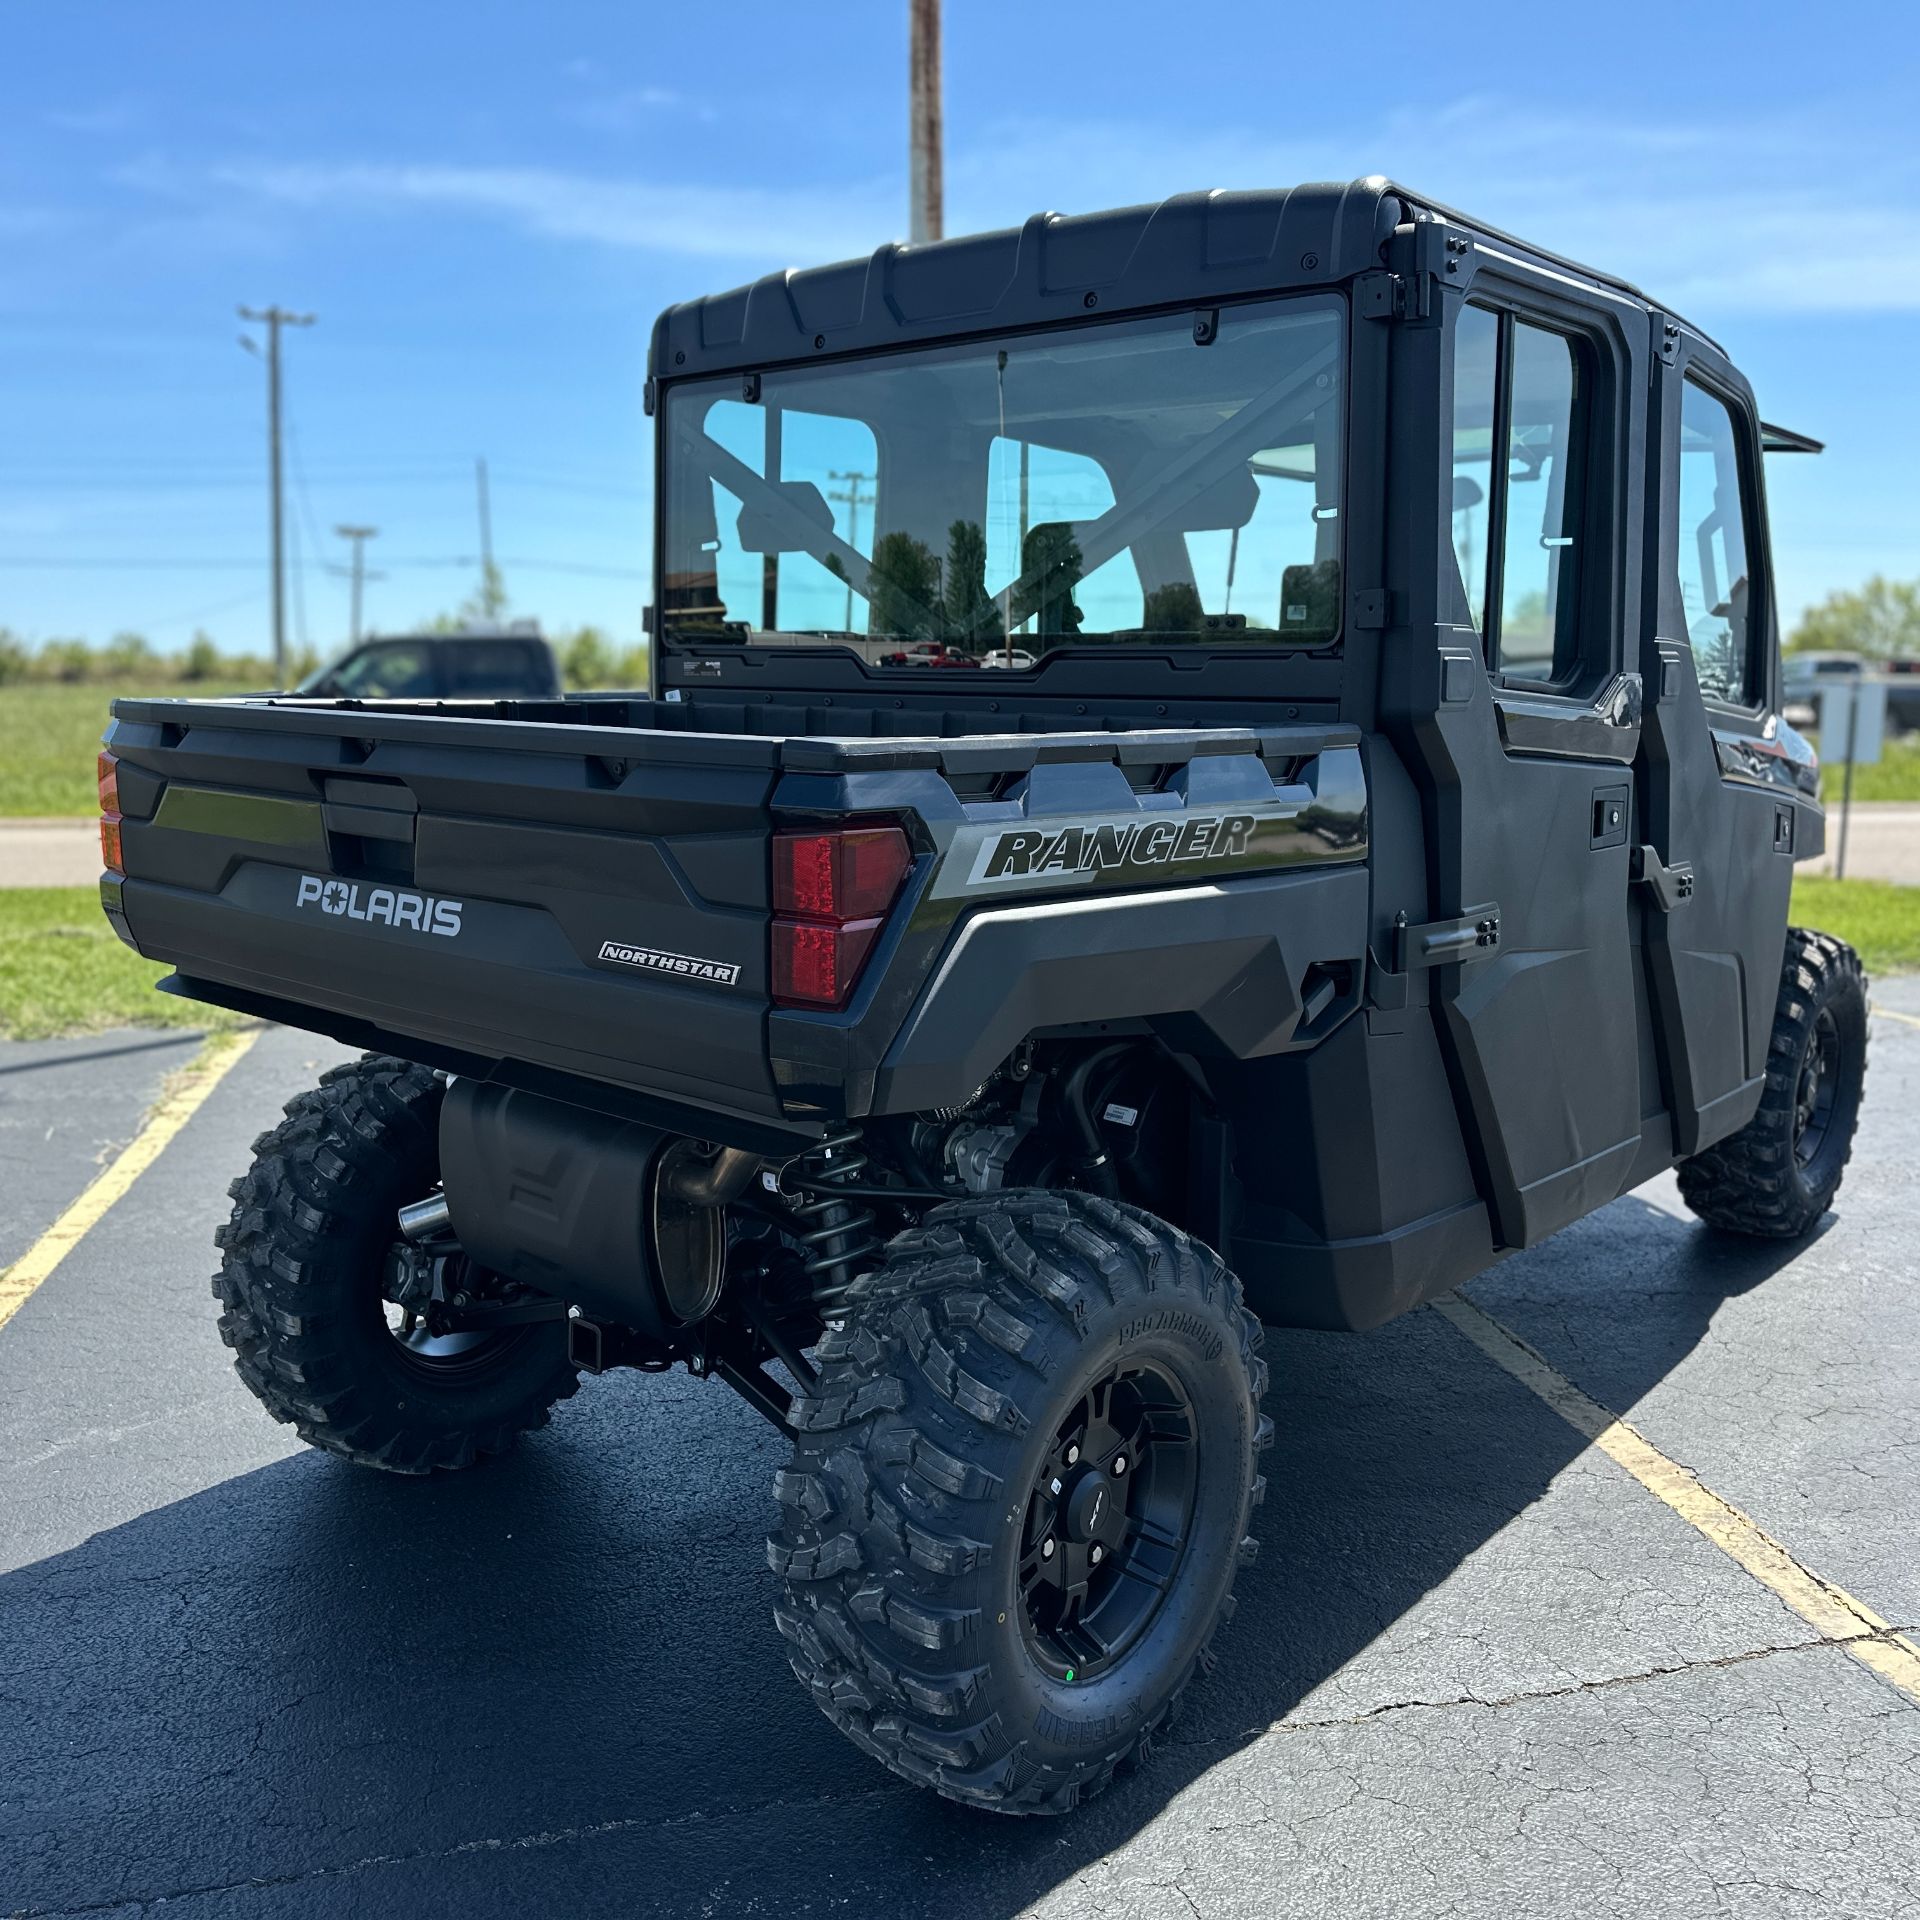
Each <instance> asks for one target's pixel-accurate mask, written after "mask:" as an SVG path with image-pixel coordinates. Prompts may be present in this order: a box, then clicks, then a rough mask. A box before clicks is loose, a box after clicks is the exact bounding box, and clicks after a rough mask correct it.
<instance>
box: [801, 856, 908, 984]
mask: <svg viewBox="0 0 1920 1920" xmlns="http://www.w3.org/2000/svg"><path fill="white" fill-rule="evenodd" d="M912 866H913V852H912V849H911V848H910V847H909V846H908V845H907V836H906V835H905V834H904V833H903V832H901V830H900V829H899V828H898V827H842V828H838V829H836V830H834V831H831V832H824V833H777V834H775V835H774V837H773V909H774V922H773V997H774V999H775V1001H776V1002H778V1003H779V1004H780V1005H781V1006H790V1007H843V1006H845V1005H846V1003H847V1001H848V999H849V997H850V996H851V995H852V993H853V989H854V985H855V983H856V982H857V981H858V979H859V977H860V969H861V968H862V967H863V966H864V965H865V964H866V959H867V955H868V954H869V953H870V952H871V951H872V949H873V943H874V941H875V940H876V939H877V938H878V937H879V933H880V928H881V926H882V925H883V924H884V922H885V920H886V916H887V910H888V909H889V908H890V907H891V906H892V905H893V903H894V901H895V899H896V898H897V897H898V896H899V892H900V886H901V882H902V881H904V880H905V879H906V877H907V874H908V871H909V870H910V869H911V868H912Z"/></svg>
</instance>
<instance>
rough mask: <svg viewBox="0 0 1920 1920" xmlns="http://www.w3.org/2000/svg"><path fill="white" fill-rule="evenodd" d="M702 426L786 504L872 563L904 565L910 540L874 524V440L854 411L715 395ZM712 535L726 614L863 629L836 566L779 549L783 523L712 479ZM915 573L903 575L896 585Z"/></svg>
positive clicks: (910, 558) (859, 599)
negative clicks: (806, 409)
mask: <svg viewBox="0 0 1920 1920" xmlns="http://www.w3.org/2000/svg"><path fill="white" fill-rule="evenodd" d="M706 431H707V433H708V435H709V436H710V437H711V438H712V439H713V440H714V441H715V442H716V443H717V444H718V445H719V446H721V447H723V448H724V449H725V450H726V451H727V452H728V453H731V454H732V455H734V456H735V458H736V459H738V460H739V461H740V463H741V464H742V465H743V466H745V467H746V468H747V469H748V470H749V471H750V472H752V473H753V474H755V475H757V476H759V477H760V478H762V479H766V478H770V477H771V478H774V479H777V480H778V481H779V482H780V490H781V493H782V494H783V496H784V497H785V498H786V500H787V502H788V503H789V505H790V506H791V507H793V508H794V509H796V510H797V511H798V512H800V513H803V514H805V515H807V516H808V517H809V518H812V519H814V520H816V521H817V522H818V523H819V524H820V525H822V526H831V527H832V529H833V531H834V532H835V533H836V534H838V535H839V536H840V538H841V539H842V540H844V541H845V542H846V543H847V545H848V546H850V547H852V548H853V549H854V550H855V551H856V552H858V553H859V554H860V555H861V556H862V557H863V558H864V559H867V560H870V561H871V562H872V563H873V564H874V565H875V566H876V567H879V568H882V569H886V568H888V567H892V568H894V569H896V570H899V571H901V572H902V573H903V575H906V574H911V573H912V571H913V564H914V562H915V561H916V560H917V559H918V557H919V551H918V549H917V547H916V548H915V551H913V552H911V553H909V552H905V551H903V548H902V542H903V540H904V539H905V536H896V537H895V538H894V539H893V540H892V541H891V543H889V539H888V536H887V535H886V534H885V533H884V532H881V533H879V534H878V536H877V537H876V531H875V527H874V518H875V495H876V491H877V487H878V482H879V467H880V461H879V449H878V446H877V444H876V442H875V440H874V434H873V429H872V428H871V427H869V426H868V425H867V424H866V422H865V421H862V420H846V419H840V418H838V417H836V416H833V415H830V414H819V413H803V412H801V411H799V410H798V409H797V408H793V407H785V408H781V407H763V406H761V405H759V404H758V403H757V402H755V403H753V404H749V403H747V402H746V401H742V400H719V401H716V402H714V404H713V406H712V407H711V408H710V409H709V411H708V413H707V417H706ZM712 484H713V517H714V526H715V533H716V539H715V542H714V545H713V547H712V549H711V551H712V553H713V555H714V572H715V574H716V576H717V585H718V589H719V597H720V600H721V602H722V604H723V605H725V606H726V607H727V608H728V609H729V610H730V612H731V613H732V614H733V617H734V618H735V619H741V618H743V617H744V619H745V622H746V625H747V626H749V627H758V628H765V629H773V628H782V627H790V628H796V629H801V630H817V631H834V632H855V633H859V632H865V631H866V630H867V626H868V603H867V601H866V599H865V598H864V597H863V596H861V595H859V594H856V593H855V592H854V591H853V589H852V587H851V586H849V585H848V583H847V581H846V579H845V577H844V575H842V574H841V573H839V572H838V571H836V570H835V567H837V563H835V567H829V566H824V565H822V564H821V562H820V561H818V560H816V559H814V558H813V557H812V555H810V554H806V553H796V552H793V551H791V550H786V551H783V550H782V547H783V543H784V542H787V541H788V536H787V534H786V533H785V532H784V531H783V529H782V528H781V527H780V526H778V525H776V524H773V523H771V522H769V521H768V520H767V518H766V516H765V514H764V513H763V512H762V511H761V510H759V509H758V508H756V507H754V506H751V505H743V504H742V502H741V501H740V500H739V499H738V498H736V497H735V495H734V494H733V493H732V492H731V491H730V490H729V489H728V488H727V487H726V485H725V484H724V483H723V482H721V481H719V480H715V481H714V482H713V483H712ZM913 585H914V582H913V581H911V580H909V579H905V578H904V577H903V580H902V587H903V590H905V591H908V592H909V593H910V592H911V590H912V588H913Z"/></svg>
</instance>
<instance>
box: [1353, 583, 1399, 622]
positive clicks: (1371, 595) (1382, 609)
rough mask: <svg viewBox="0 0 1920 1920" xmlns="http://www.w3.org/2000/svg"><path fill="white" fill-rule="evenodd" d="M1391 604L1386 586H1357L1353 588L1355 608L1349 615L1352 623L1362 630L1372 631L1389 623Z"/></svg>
mask: <svg viewBox="0 0 1920 1920" xmlns="http://www.w3.org/2000/svg"><path fill="white" fill-rule="evenodd" d="M1390 611H1391V605H1390V603H1389V601H1388V599H1387V590H1386V588H1385V587H1355V588H1354V590H1353V608H1352V612H1351V614H1350V616H1349V618H1350V623H1351V624H1352V625H1353V626H1354V627H1356V628H1359V629H1361V630H1362V631H1371V630H1374V629H1377V628H1380V627H1384V626H1385V625H1386V624H1387V615H1388V613H1389V612H1390Z"/></svg>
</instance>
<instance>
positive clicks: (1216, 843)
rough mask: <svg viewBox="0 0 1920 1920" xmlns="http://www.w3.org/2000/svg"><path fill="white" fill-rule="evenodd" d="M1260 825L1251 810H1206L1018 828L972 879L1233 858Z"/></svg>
mask: <svg viewBox="0 0 1920 1920" xmlns="http://www.w3.org/2000/svg"><path fill="white" fill-rule="evenodd" d="M1258 825H1259V821H1258V820H1257V819H1256V817H1255V816H1254V815H1253V814H1250V813H1226V814H1220V813H1203V814H1195V815H1193V816H1192V817H1191V818H1187V819H1179V820H1155V819H1147V820H1128V821H1103V822H1100V823H1098V824H1092V823H1089V824H1084V825H1078V826H1071V827H1019V828H1016V829H1014V830H1013V831H1012V832H1010V833H1003V834H1001V835H1000V837H999V838H998V839H997V840H990V841H988V842H987V844H986V845H985V846H983V847H982V848H981V849H980V854H979V858H978V859H977V860H976V861H975V862H974V869H973V874H972V879H973V881H974V883H975V884H976V885H991V884H992V883H993V882H994V881H996V880H1037V879H1040V878H1043V877H1044V876H1045V875H1047V874H1050V873H1057V874H1059V875H1061V876H1062V877H1063V878H1065V879H1084V878H1091V877H1092V876H1094V875H1095V874H1102V873H1132V872H1138V871H1140V870H1141V869H1143V868H1151V867H1167V866H1176V865H1179V864H1181V863H1183V862H1185V861H1189V860H1232V859H1237V858H1238V857H1239V856H1240V855H1241V854H1243V853H1245V852H1246V851H1247V848H1248V846H1249V845H1250V844H1251V843H1252V840H1253V834H1254V829H1255V828H1256V827H1257V826H1258Z"/></svg>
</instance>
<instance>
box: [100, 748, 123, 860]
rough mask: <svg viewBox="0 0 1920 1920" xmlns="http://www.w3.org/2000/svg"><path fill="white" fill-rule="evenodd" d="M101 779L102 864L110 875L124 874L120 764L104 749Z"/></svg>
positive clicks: (101, 757) (101, 756)
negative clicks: (121, 838) (121, 837)
mask: <svg viewBox="0 0 1920 1920" xmlns="http://www.w3.org/2000/svg"><path fill="white" fill-rule="evenodd" d="M98 767H99V779H100V863H101V865H102V866H104V867H105V868H106V870H107V871H108V872H109V873H124V872H125V871H126V869H125V868H124V866H123V865H122V864H121V859H120V762H119V761H118V759H116V758H115V757H114V755H112V754H110V753H108V752H106V751H105V749H104V748H103V749H102V750H101V754H100V759H99V762H98Z"/></svg>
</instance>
